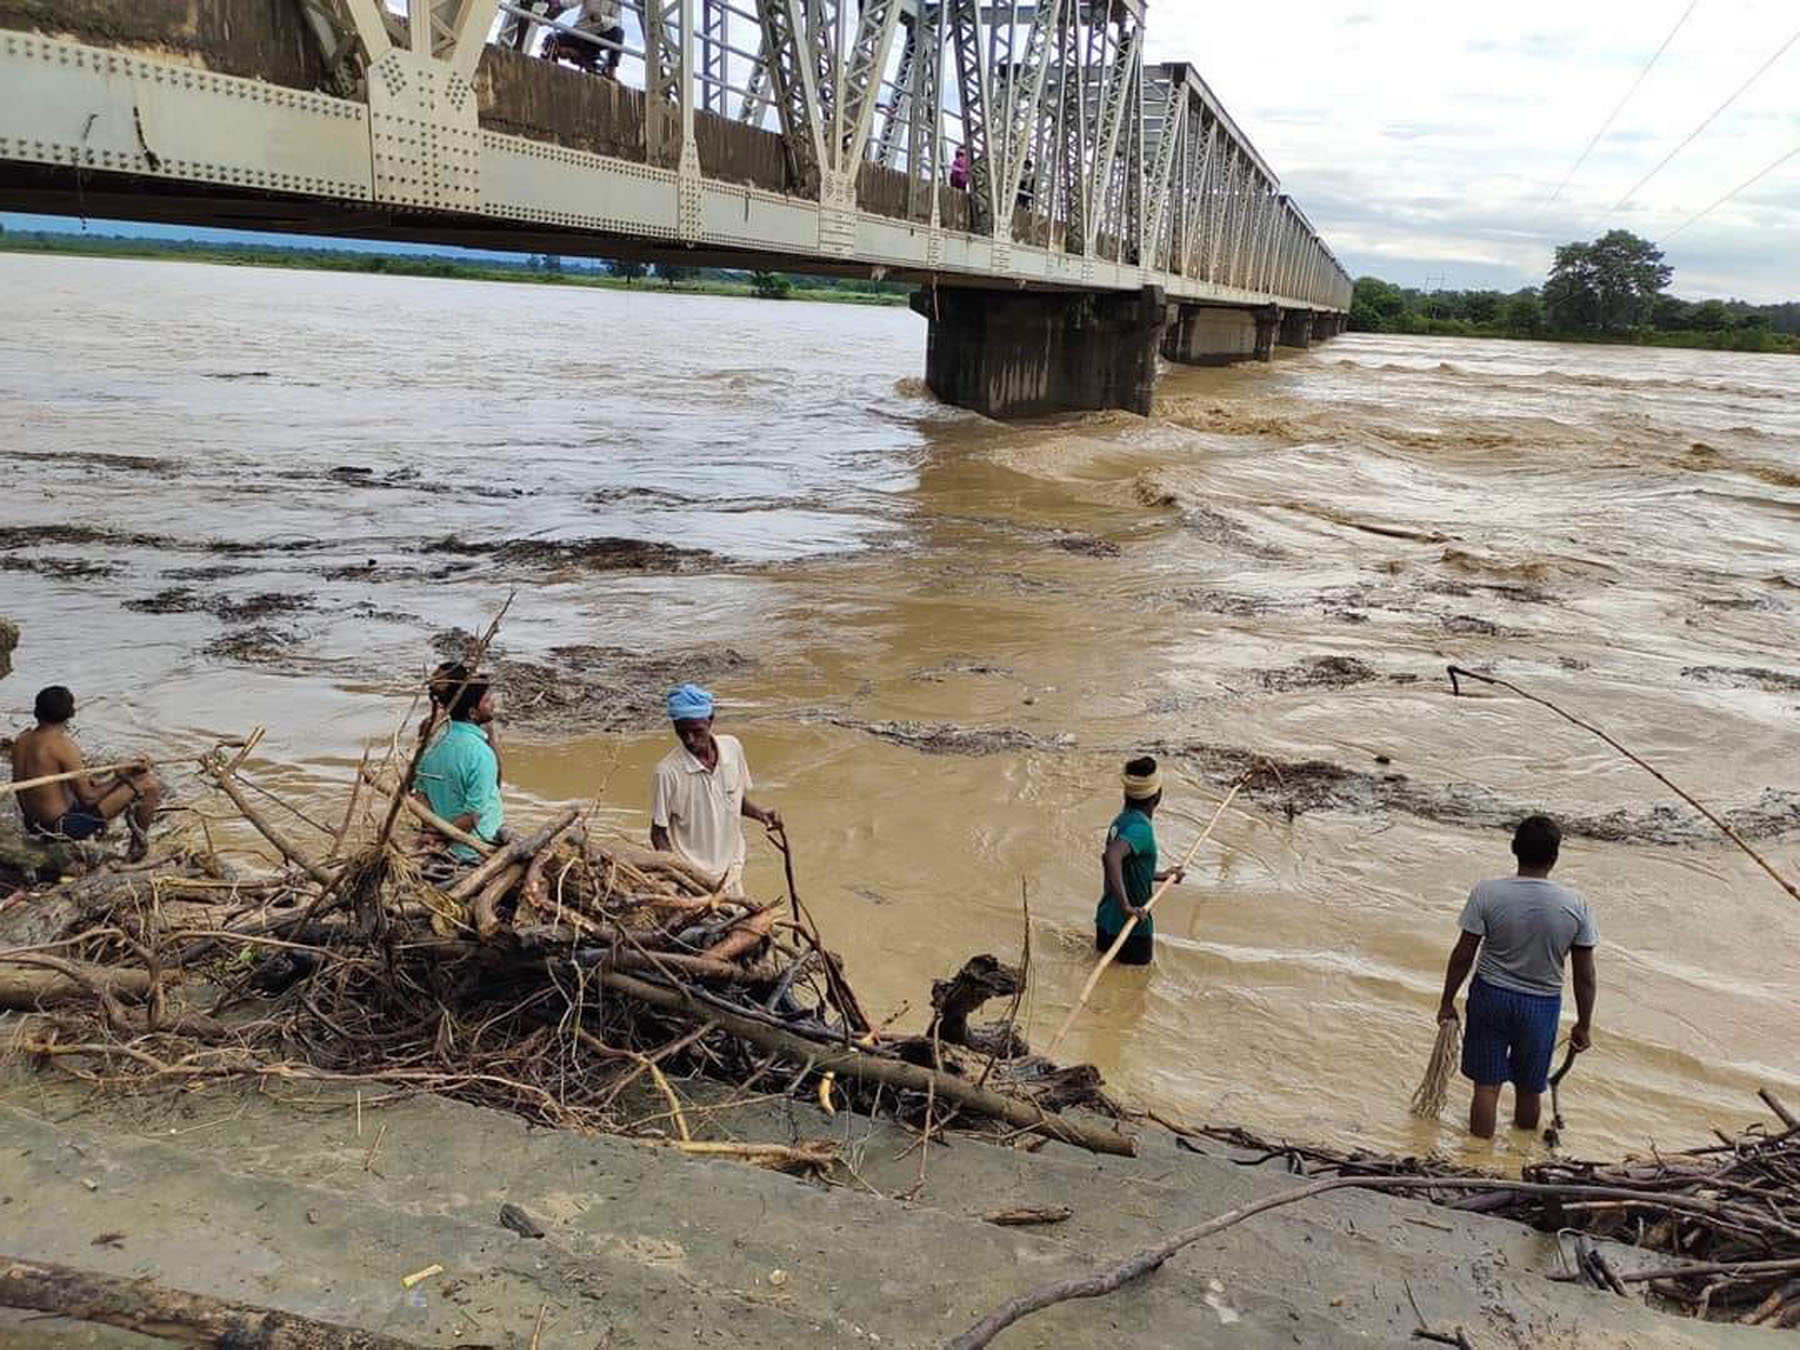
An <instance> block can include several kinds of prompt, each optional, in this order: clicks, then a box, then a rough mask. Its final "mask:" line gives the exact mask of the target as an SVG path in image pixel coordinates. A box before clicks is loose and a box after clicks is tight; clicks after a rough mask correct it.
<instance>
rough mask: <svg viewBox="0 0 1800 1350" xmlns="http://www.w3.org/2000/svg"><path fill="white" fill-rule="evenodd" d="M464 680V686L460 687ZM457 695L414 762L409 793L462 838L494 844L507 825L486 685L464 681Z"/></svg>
mask: <svg viewBox="0 0 1800 1350" xmlns="http://www.w3.org/2000/svg"><path fill="white" fill-rule="evenodd" d="M464 680H466V681H467V682H466V683H463V681H464ZM458 683H459V684H462V692H461V694H460V695H458V694H456V691H455V689H451V690H449V691H447V692H446V694H445V701H446V702H447V703H448V704H449V709H448V711H449V715H450V720H449V721H448V722H447V723H445V724H444V725H443V726H442V727H441V728H440V729H439V730H437V731H435V732H433V733H432V735H433V736H435V738H436V739H434V740H433V741H432V743H431V748H430V749H428V750H426V752H425V756H424V758H423V759H421V760H420V761H419V772H418V775H417V777H416V779H415V780H414V783H413V788H414V790H415V791H416V792H418V793H419V794H421V795H422V796H423V797H424V798H425V801H426V804H427V805H429V806H430V807H431V809H432V810H433V811H435V812H436V813H437V814H438V815H440V816H442V817H443V818H444V819H445V820H447V821H449V822H450V823H451V824H452V825H454V826H456V828H457V829H459V830H462V831H463V832H464V833H466V834H472V835H475V836H476V837H477V838H479V839H483V840H486V841H487V842H488V843H493V842H494V841H495V840H496V839H498V838H499V836H500V828H501V826H502V825H504V824H505V822H506V812H505V808H504V807H503V806H502V805H501V802H500V760H499V758H498V756H496V755H495V754H494V747H493V746H492V745H490V744H489V743H488V737H487V732H486V730H485V729H484V728H485V727H486V726H487V724H488V723H490V722H492V721H493V720H494V694H493V690H492V689H490V688H489V687H488V682H487V681H486V680H485V679H482V678H480V677H479V676H476V677H468V676H463V677H462V678H460V679H459V680H458ZM450 852H451V853H452V854H453V855H455V856H456V857H457V858H458V859H460V860H461V861H463V862H474V861H475V860H476V859H477V857H478V856H479V855H478V854H477V853H476V852H475V850H474V849H472V848H470V847H469V846H468V845H467V844H457V843H453V844H451V845H450Z"/></svg>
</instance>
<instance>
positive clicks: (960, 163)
mask: <svg viewBox="0 0 1800 1350" xmlns="http://www.w3.org/2000/svg"><path fill="white" fill-rule="evenodd" d="M950 186H951V187H953V188H955V189H956V190H957V191H958V192H967V191H968V190H969V151H968V148H967V147H966V146H961V145H959V146H957V147H956V158H954V159H952V160H951V161H950Z"/></svg>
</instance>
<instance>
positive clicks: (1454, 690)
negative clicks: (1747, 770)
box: [1450, 666, 1800, 900]
mask: <svg viewBox="0 0 1800 1350" xmlns="http://www.w3.org/2000/svg"><path fill="white" fill-rule="evenodd" d="M1459 677H1460V678H1462V679H1469V680H1477V681H1479V682H1480V683H1482V684H1491V685H1494V686H1496V687H1497V688H1500V689H1507V690H1510V691H1511V692H1513V693H1515V694H1517V695H1518V696H1519V697H1520V698H1522V699H1524V700H1525V701H1526V702H1527V703H1535V704H1537V705H1538V706H1539V707H1540V708H1548V709H1549V710H1550V711H1551V712H1553V713H1555V714H1556V715H1557V716H1558V717H1560V718H1562V719H1563V721H1565V722H1571V723H1573V724H1574V725H1576V726H1578V727H1580V728H1581V729H1582V730H1583V731H1586V732H1589V733H1591V734H1592V735H1595V736H1598V737H1599V738H1600V739H1601V740H1603V741H1605V742H1606V743H1607V744H1608V745H1610V746H1611V747H1612V748H1613V749H1615V750H1617V751H1618V752H1619V753H1620V754H1621V755H1623V756H1625V758H1626V759H1628V760H1630V761H1631V762H1632V763H1633V764H1635V765H1637V766H1638V768H1640V769H1642V770H1643V771H1644V772H1645V773H1647V774H1649V775H1650V776H1651V777H1652V778H1654V779H1655V780H1656V781H1657V782H1659V783H1661V784H1662V785H1663V786H1664V787H1666V788H1668V789H1669V791H1670V792H1673V793H1674V794H1675V795H1676V796H1677V797H1679V798H1681V800H1682V801H1684V802H1686V803H1687V804H1688V805H1689V806H1691V807H1693V808H1694V810H1696V811H1698V812H1699V813H1700V814H1701V815H1703V816H1705V817H1706V818H1707V819H1708V820H1710V821H1711V822H1712V823H1713V824H1714V825H1717V826H1718V827H1719V829H1720V831H1721V832H1723V834H1724V835H1725V837H1726V838H1727V839H1729V840H1731V842H1732V843H1734V844H1736V845H1737V846H1738V847H1739V848H1741V849H1743V850H1744V852H1745V853H1748V854H1749V855H1750V859H1751V861H1753V862H1754V863H1755V864H1756V865H1757V866H1758V867H1760V868H1762V870H1763V871H1765V872H1767V873H1768V874H1769V876H1770V878H1771V879H1772V880H1773V881H1774V882H1775V884H1776V885H1777V886H1779V887H1781V889H1782V890H1784V891H1786V892H1787V893H1788V894H1789V895H1790V896H1792V897H1793V898H1794V899H1795V900H1800V887H1796V886H1795V885H1794V883H1793V882H1791V881H1789V880H1788V879H1787V878H1786V877H1784V876H1782V875H1781V873H1779V872H1777V871H1776V870H1775V868H1774V867H1773V866H1772V865H1771V864H1770V862H1769V860H1768V859H1767V858H1765V857H1763V855H1762V854H1760V853H1758V852H1757V851H1756V850H1755V849H1753V848H1751V847H1750V845H1749V844H1748V843H1747V842H1746V841H1745V839H1744V836H1743V835H1741V834H1739V833H1738V832H1737V831H1736V830H1734V829H1733V828H1732V827H1731V826H1730V825H1727V824H1726V823H1725V822H1724V821H1723V820H1721V819H1719V817H1717V816H1716V815H1714V814H1713V813H1712V812H1711V811H1710V810H1708V809H1707V808H1706V807H1705V806H1704V805H1703V804H1701V802H1700V801H1699V799H1698V798H1696V797H1695V796H1694V795H1693V794H1692V793H1690V792H1687V791H1685V790H1684V789H1682V788H1680V787H1678V786H1677V785H1676V784H1675V783H1673V782H1672V781H1670V779H1669V777H1668V775H1666V774H1664V773H1663V771H1662V770H1661V769H1659V768H1657V767H1656V766H1655V765H1654V764H1652V763H1650V761H1648V760H1647V759H1645V758H1643V756H1641V755H1638V754H1634V753H1633V752H1632V751H1630V750H1627V749H1626V748H1625V747H1624V746H1622V745H1620V744H1619V743H1618V742H1617V741H1615V740H1614V739H1613V738H1612V737H1611V736H1609V735H1607V734H1606V733H1605V732H1604V731H1602V730H1600V728H1599V727H1597V726H1595V725H1594V724H1593V723H1592V722H1588V721H1584V720H1583V719H1581V718H1579V717H1577V716H1575V714H1574V713H1571V712H1564V711H1563V710H1562V709H1561V708H1559V707H1557V706H1556V705H1555V704H1554V703H1552V702H1551V701H1550V700H1549V699H1547V698H1540V697H1539V696H1538V695H1536V694H1529V693H1526V692H1525V690H1523V689H1521V688H1519V686H1518V685H1516V684H1514V683H1512V682H1511V681H1510V680H1502V679H1500V678H1498V677H1497V676H1494V675H1481V674H1478V673H1476V672H1475V671H1473V670H1469V669H1466V668H1465V667H1463V666H1451V667H1450V692H1451V694H1453V695H1460V694H1461V693H1462V689H1461V688H1460V687H1459V686H1458V684H1457V680H1458V678H1459Z"/></svg>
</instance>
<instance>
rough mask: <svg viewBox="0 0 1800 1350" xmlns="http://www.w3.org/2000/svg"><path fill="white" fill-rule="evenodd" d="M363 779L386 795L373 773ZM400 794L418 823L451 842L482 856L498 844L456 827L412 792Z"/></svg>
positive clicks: (490, 851)
mask: <svg viewBox="0 0 1800 1350" xmlns="http://www.w3.org/2000/svg"><path fill="white" fill-rule="evenodd" d="M363 779H364V781H366V782H367V783H368V785H369V786H370V787H372V788H374V789H375V790H376V791H377V792H379V793H380V794H381V795H382V796H384V797H385V796H387V789H386V788H384V787H383V786H382V785H381V783H380V781H379V780H377V779H376V777H375V775H374V774H372V773H368V772H366V771H365V772H364V774H363ZM400 796H401V801H402V803H403V804H404V805H405V807H406V809H407V810H408V811H410V812H412V814H413V816H414V817H415V818H416V819H417V820H418V821H419V823H420V824H422V825H428V826H430V827H431V828H432V829H434V830H436V831H437V832H438V833H439V834H441V835H443V836H444V838H446V839H448V840H450V841H451V842H453V843H457V844H464V845H467V846H468V847H469V848H472V849H474V850H475V851H476V852H477V853H479V854H480V855H481V856H482V857H484V858H486V857H490V856H492V854H493V852H494V850H495V849H496V848H498V847H499V845H498V844H490V843H488V841H487V840H485V839H483V838H482V837H481V836H480V835H478V834H470V833H469V832H468V831H467V830H459V829H457V828H456V826H454V825H452V824H451V823H450V822H449V821H447V820H445V819H444V818H443V817H442V816H440V815H439V814H438V813H437V812H436V811H433V810H432V809H431V808H430V807H429V806H426V805H425V804H424V803H423V802H421V801H420V800H419V799H418V798H417V797H415V796H413V795H412V793H410V792H402V793H401V794H400Z"/></svg>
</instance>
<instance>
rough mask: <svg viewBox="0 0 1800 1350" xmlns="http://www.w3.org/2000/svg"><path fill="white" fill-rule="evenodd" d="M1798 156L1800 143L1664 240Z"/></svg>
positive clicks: (1666, 237)
mask: <svg viewBox="0 0 1800 1350" xmlns="http://www.w3.org/2000/svg"><path fill="white" fill-rule="evenodd" d="M1796 158H1800V145H1796V146H1795V147H1794V148H1793V149H1792V150H1790V151H1788V152H1787V153H1786V154H1785V155H1783V156H1782V157H1781V158H1780V159H1778V160H1776V161H1775V162H1774V163H1773V164H1771V165H1769V167H1768V168H1766V169H1764V170H1762V172H1760V173H1757V174H1753V175H1751V176H1750V177H1749V178H1746V179H1745V180H1744V181H1743V182H1741V183H1739V184H1738V185H1737V186H1736V187H1734V188H1733V189H1731V191H1730V192H1727V193H1726V194H1725V195H1724V196H1723V197H1721V198H1719V200H1718V201H1716V202H1714V203H1713V204H1712V205H1711V206H1709V207H1707V208H1706V209H1705V210H1704V211H1700V212H1698V213H1696V214H1694V215H1692V216H1689V217H1688V218H1687V219H1686V220H1684V221H1682V222H1681V224H1680V225H1678V226H1676V227H1675V228H1674V229H1673V230H1670V231H1669V232H1668V233H1667V234H1665V235H1664V236H1663V239H1664V241H1665V242H1666V241H1668V240H1670V239H1673V238H1674V237H1675V236H1676V235H1678V234H1680V233H1681V232H1682V231H1683V230H1685V229H1687V227H1688V226H1690V225H1698V224H1699V223H1700V222H1701V221H1703V220H1705V219H1706V218H1707V217H1708V216H1710V215H1711V214H1712V213H1713V212H1714V211H1717V210H1718V209H1719V208H1720V207H1721V206H1723V205H1725V203H1726V202H1728V201H1730V200H1731V199H1732V198H1733V197H1735V196H1737V195H1738V194H1739V193H1740V192H1748V191H1749V190H1750V189H1751V188H1753V187H1755V186H1756V185H1757V184H1758V183H1760V182H1762V180H1763V179H1765V178H1767V177H1768V176H1769V175H1770V174H1772V173H1774V172H1775V170H1777V169H1779V168H1780V167H1781V166H1782V165H1783V164H1786V163H1787V162H1788V161H1789V160H1790V159H1796Z"/></svg>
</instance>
